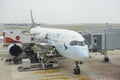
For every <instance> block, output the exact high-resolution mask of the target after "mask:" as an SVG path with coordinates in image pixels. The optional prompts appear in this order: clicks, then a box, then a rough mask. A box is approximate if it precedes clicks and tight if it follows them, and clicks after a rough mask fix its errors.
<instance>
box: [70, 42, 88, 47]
mask: <svg viewBox="0 0 120 80" xmlns="http://www.w3.org/2000/svg"><path fill="white" fill-rule="evenodd" d="M70 45H71V46H76V45H77V46H85V45H87V43H86V41H71V42H70Z"/></svg>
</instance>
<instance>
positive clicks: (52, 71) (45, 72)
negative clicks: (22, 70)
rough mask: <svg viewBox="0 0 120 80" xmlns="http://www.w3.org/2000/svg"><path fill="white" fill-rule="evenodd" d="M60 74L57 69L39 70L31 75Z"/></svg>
mask: <svg viewBox="0 0 120 80" xmlns="http://www.w3.org/2000/svg"><path fill="white" fill-rule="evenodd" d="M58 72H60V70H59V69H52V70H40V71H37V72H34V73H33V74H48V73H50V74H52V73H58Z"/></svg>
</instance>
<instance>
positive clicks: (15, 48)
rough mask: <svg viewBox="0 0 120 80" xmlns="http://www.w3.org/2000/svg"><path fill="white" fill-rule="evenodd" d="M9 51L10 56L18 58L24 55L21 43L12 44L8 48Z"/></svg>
mask: <svg viewBox="0 0 120 80" xmlns="http://www.w3.org/2000/svg"><path fill="white" fill-rule="evenodd" d="M8 51H9V53H10V55H12V56H18V55H20V54H22V52H23V50H22V45H21V44H20V43H11V44H10V45H9V46H8Z"/></svg>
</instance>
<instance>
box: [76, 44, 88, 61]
mask: <svg viewBox="0 0 120 80" xmlns="http://www.w3.org/2000/svg"><path fill="white" fill-rule="evenodd" d="M75 57H76V58H77V59H81V58H88V57H89V50H88V46H83V47H77V48H76V51H75Z"/></svg>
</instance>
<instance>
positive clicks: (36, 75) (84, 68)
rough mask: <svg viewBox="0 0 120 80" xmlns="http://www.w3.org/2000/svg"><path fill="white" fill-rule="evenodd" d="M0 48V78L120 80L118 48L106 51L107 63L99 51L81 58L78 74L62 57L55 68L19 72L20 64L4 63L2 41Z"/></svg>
mask: <svg viewBox="0 0 120 80" xmlns="http://www.w3.org/2000/svg"><path fill="white" fill-rule="evenodd" d="M0 50H1V51H0V80H120V50H113V51H108V55H109V58H110V62H108V63H105V62H104V61H103V59H104V55H102V54H101V53H91V56H92V57H91V58H89V59H83V64H82V65H80V68H81V74H80V75H74V74H73V68H74V67H75V63H74V61H72V60H70V59H66V58H64V57H60V58H58V59H57V60H58V63H59V68H57V69H49V70H37V71H24V72H19V71H18V67H19V66H20V65H15V64H8V63H5V60H6V59H7V58H10V55H9V53H8V51H7V48H5V47H2V43H0Z"/></svg>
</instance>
